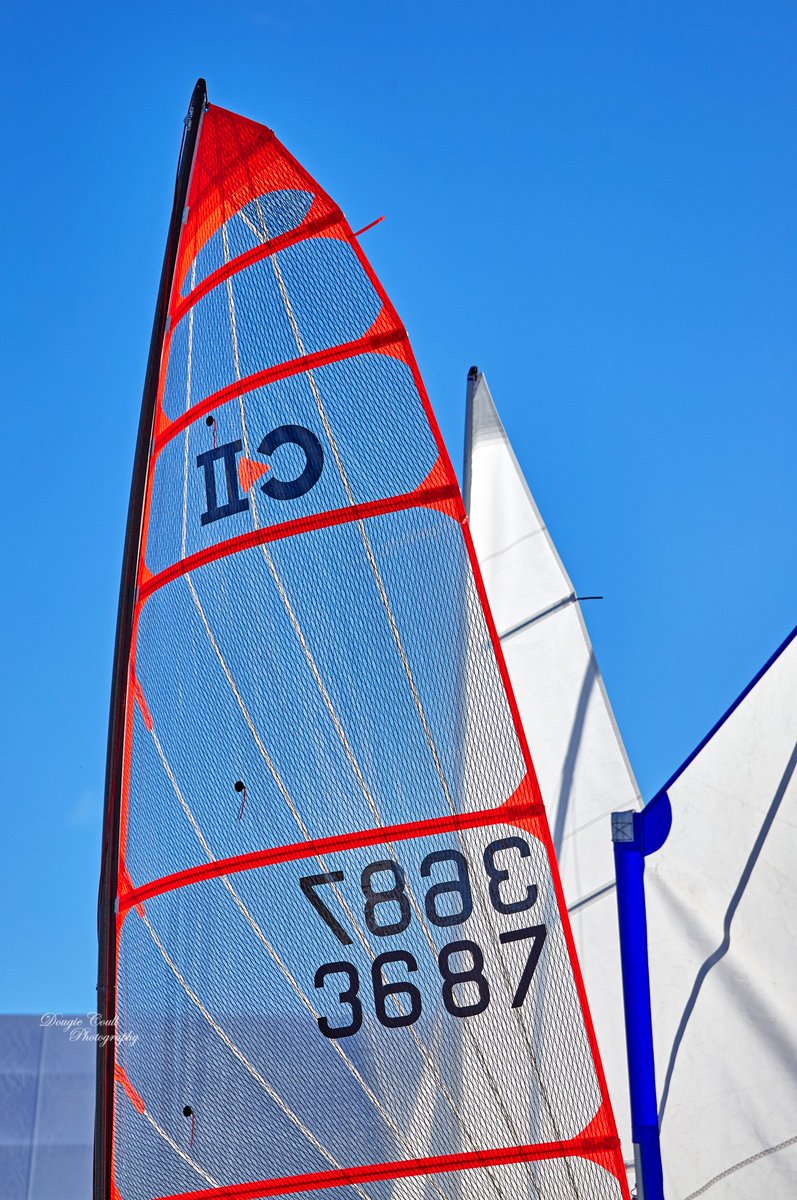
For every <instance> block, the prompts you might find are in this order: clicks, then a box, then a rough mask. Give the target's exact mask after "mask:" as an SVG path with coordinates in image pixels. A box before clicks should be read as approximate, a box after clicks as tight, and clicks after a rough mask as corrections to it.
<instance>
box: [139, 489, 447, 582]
mask: <svg viewBox="0 0 797 1200" xmlns="http://www.w3.org/2000/svg"><path fill="white" fill-rule="evenodd" d="M458 497H459V489H458V488H457V486H456V484H453V483H449V484H445V485H444V486H443V487H436V488H417V489H416V490H415V491H414V492H405V493H404V494H402V495H401V496H392V497H390V498H389V499H385V500H372V501H370V502H369V503H367V504H351V505H349V506H348V507H347V508H333V509H329V510H328V511H327V512H321V513H315V514H313V515H312V516H309V517H298V518H297V519H296V520H295V521H282V522H281V523H280V524H279V525H268V526H267V527H266V528H265V529H253V530H252V532H251V533H242V534H241V535H240V536H239V537H234V538H228V539H227V541H224V542H216V543H215V545H213V546H208V547H207V548H206V549H205V550H198V551H197V553H196V554H190V555H189V556H188V558H182V559H180V561H179V562H176V563H173V564H172V566H170V567H166V568H165V570H163V571H159V572H158V574H157V575H151V576H150V577H149V578H148V579H145V580H144V582H143V583H142V584H141V586H140V588H139V593H138V595H139V599H140V600H145V599H146V598H147V597H148V596H151V595H152V593H153V592H156V591H157V590H158V588H162V587H163V586H164V585H165V584H167V583H172V581H173V580H175V579H179V578H180V577H181V576H182V575H187V574H188V573H189V571H195V570H197V569H198V568H199V567H204V566H206V565H207V563H211V562H216V561H217V560H218V559H220V558H228V557H229V555H231V554H237V553H238V551H239V550H251V548H252V547H253V546H262V545H264V544H265V543H266V542H279V541H282V539H283V538H288V537H295V536H296V535H297V534H299V533H310V532H312V531H313V530H315V529H329V528H330V527H331V526H333V525H345V524H348V523H349V522H350V521H363V520H367V519H368V518H369V517H380V516H384V514H385V513H394V512H402V511H403V510H404V509H406V508H421V507H423V506H424V505H431V504H435V503H439V502H440V501H442V500H449V501H451V500H453V501H456V500H457V499H458ZM460 504H461V501H460Z"/></svg>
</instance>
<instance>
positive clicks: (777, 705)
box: [645, 631, 797, 1200]
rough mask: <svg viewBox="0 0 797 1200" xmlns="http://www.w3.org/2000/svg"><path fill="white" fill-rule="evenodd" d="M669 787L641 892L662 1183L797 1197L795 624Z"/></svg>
mask: <svg viewBox="0 0 797 1200" xmlns="http://www.w3.org/2000/svg"><path fill="white" fill-rule="evenodd" d="M795 633H797V631H795ZM663 790H664V791H666V793H667V795H668V796H669V799H670V803H671V807H672V818H673V819H672V830H671V832H670V835H669V837H668V839H667V841H666V842H665V844H664V846H663V847H662V849H661V850H659V851H658V852H657V853H656V854H653V855H652V856H651V857H650V858H649V859H648V860H647V865H646V871H645V892H646V900H647V918H648V947H649V954H650V972H651V981H650V983H651V997H652V1008H653V1033H654V1045H655V1055H656V1082H657V1088H658V1093H659V1098H660V1100H659V1121H660V1126H661V1140H662V1159H663V1163H664V1178H665V1194H666V1196H667V1200H692V1198H693V1197H694V1198H696V1197H697V1196H703V1195H705V1196H707V1197H709V1198H710V1200H713V1198H714V1197H717V1200H719V1198H720V1197H721V1198H722V1200H742V1197H744V1200H750V1198H752V1197H755V1198H756V1200H757V1198H758V1197H761V1198H762V1200H763V1198H764V1197H766V1200H791V1198H792V1197H794V1196H797V1115H796V1114H797V1019H795V1003H796V1002H797V952H796V951H795V945H796V944H797V637H795V634H792V635H791V637H790V638H789V639H788V640H787V642H786V643H785V644H784V646H783V647H782V648H781V650H780V651H778V652H777V654H776V655H775V657H774V659H773V660H770V663H769V664H768V665H767V667H766V668H765V669H764V670H763V672H762V673H760V675H759V676H758V677H757V679H756V681H754V683H753V685H752V686H751V687H750V688H749V689H748V690H747V691H746V692H745V693H743V696H742V698H741V700H740V701H737V703H736V705H734V706H733V708H732V709H731V710H730V712H729V713H728V714H727V715H726V717H725V718H723V720H722V721H721V722H720V723H719V725H718V726H717V727H715V729H714V731H712V733H711V734H710V735H709V737H708V738H707V739H706V741H705V742H704V743H703V744H702V746H701V747H700V748H699V749H698V751H697V752H696V753H695V754H694V755H693V756H692V757H691V758H690V759H689V760H687V763H686V764H685V766H684V767H682V768H681V770H680V771H679V772H678V773H677V774H676V776H675V777H674V778H673V780H672V781H671V782H670V783H669V784H668V785H667V786H666V787H665V789H663Z"/></svg>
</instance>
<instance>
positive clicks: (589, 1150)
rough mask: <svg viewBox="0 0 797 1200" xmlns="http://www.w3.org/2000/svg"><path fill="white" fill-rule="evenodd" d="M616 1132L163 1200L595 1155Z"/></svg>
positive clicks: (222, 1198) (231, 1199)
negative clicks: (606, 1135) (607, 1135)
mask: <svg viewBox="0 0 797 1200" xmlns="http://www.w3.org/2000/svg"><path fill="white" fill-rule="evenodd" d="M619 1147H620V1141H619V1138H617V1137H603V1138H585V1137H576V1138H571V1139H570V1140H569V1141H566V1142H541V1143H539V1144H538V1145H536V1146H510V1147H507V1148H504V1149H500V1150H473V1151H471V1152H470V1153H469V1154H443V1155H440V1156H438V1157H436V1158H409V1159H405V1160H404V1161H403V1162H387V1163H374V1164H372V1165H369V1166H367V1167H349V1168H343V1169H341V1170H339V1171H318V1172H316V1173H315V1174H314V1175H285V1176H283V1177H282V1178H281V1179H261V1180H259V1181H258V1182H256V1183H255V1182H253V1183H235V1184H229V1185H227V1186H222V1187H218V1188H204V1189H203V1190H202V1191H198V1192H176V1193H174V1194H172V1195H170V1196H161V1197H160V1200H262V1198H263V1197H266V1196H285V1195H290V1194H291V1193H292V1192H311V1191H314V1190H320V1189H322V1188H339V1187H346V1186H347V1185H352V1184H358V1183H377V1182H379V1180H383V1179H385V1180H386V1179H412V1178H415V1177H417V1176H423V1175H437V1174H445V1173H448V1172H451V1171H472V1170H474V1169H476V1168H478V1167H501V1166H511V1165H512V1164H513V1163H531V1162H544V1161H545V1160H546V1159H551V1158H594V1157H597V1156H600V1155H603V1154H606V1153H607V1152H609V1153H612V1152H618V1151H619Z"/></svg>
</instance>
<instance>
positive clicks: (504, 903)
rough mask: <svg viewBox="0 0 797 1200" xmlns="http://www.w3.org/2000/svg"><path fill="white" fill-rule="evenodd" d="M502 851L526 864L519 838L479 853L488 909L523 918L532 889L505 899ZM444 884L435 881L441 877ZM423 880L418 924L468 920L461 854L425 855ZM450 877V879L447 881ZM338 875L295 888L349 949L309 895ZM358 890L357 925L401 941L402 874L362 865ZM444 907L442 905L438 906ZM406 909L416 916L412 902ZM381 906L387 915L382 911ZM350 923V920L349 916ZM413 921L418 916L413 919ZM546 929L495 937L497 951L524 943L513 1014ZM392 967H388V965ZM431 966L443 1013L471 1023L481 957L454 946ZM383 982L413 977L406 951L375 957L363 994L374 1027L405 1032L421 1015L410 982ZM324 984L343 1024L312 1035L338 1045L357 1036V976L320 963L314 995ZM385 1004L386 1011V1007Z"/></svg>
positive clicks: (485, 987) (404, 917)
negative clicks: (383, 881) (333, 994)
mask: <svg viewBox="0 0 797 1200" xmlns="http://www.w3.org/2000/svg"><path fill="white" fill-rule="evenodd" d="M502 851H507V852H509V853H510V855H511V854H512V852H514V853H515V854H517V855H519V856H520V857H521V858H528V857H529V855H530V853H531V852H530V849H529V845H528V842H526V841H525V840H524V839H523V838H520V837H507V838H499V839H497V840H496V841H494V842H490V844H489V845H488V846H487V847H486V849H485V851H484V855H483V862H484V870H485V872H486V875H487V882H488V894H489V898H490V904H491V905H492V907H493V908H494V909H495V911H496V912H497V913H499V914H501V915H502V916H508V915H511V914H514V913H521V912H526V911H527V910H528V909H530V908H531V907H532V906H533V905H534V904H535V903H536V901H537V887H536V884H531V885H527V886H525V888H523V891H524V894H523V895H522V896H520V897H519V898H517V899H511V898H510V895H511V892H512V890H514V889H512V888H511V881H510V871H509V870H508V869H504V868H503V867H501V866H499V864H498V861H497V858H496V856H497V855H498V854H500V853H501V852H502ZM446 866H448V870H447V871H446V874H447V875H448V876H449V878H446V879H442V880H441V879H440V878H439V875H440V872H441V870H445V868H446ZM385 875H387V876H389V877H390V878H389V882H388V885H387V886H381V887H380V886H379V880H378V878H376V877H379V876H385ZM420 875H421V877H422V878H423V879H432V880H433V879H434V878H435V876H437V877H438V881H437V882H433V883H432V884H431V886H430V887H429V888H428V889H427V891H426V894H425V895H424V899H423V905H424V909H425V913H426V919H427V920H428V922H429V923H430V924H431V925H435V926H437V927H438V928H440V927H443V928H445V927H450V926H456V925H463V924H464V923H465V922H466V921H467V920H468V918H469V917H470V916H471V913H472V912H473V894H472V890H471V883H470V871H469V868H468V862H467V859H466V858H465V856H464V854H462V853H461V852H460V851H459V850H455V849H446V850H436V851H434V852H433V853H431V854H427V856H426V858H424V859H423V861H422V863H421V864H420ZM452 875H453V878H451V876H452ZM344 878H345V876H344V873H343V871H329V872H326V873H324V874H322V875H305V876H304V877H303V878H302V879H300V880H299V886H300V888H301V890H302V893H303V894H304V896H305V897H306V898H307V900H309V902H310V904H312V906H313V908H314V909H315V911H316V912H317V913H318V915H319V916H320V917H321V919H322V920H323V921H324V923H325V924H326V925H327V926H328V927H329V928H330V929H331V930H332V932H333V933H334V934H335V937H336V938H337V939H338V941H340V942H341V943H342V944H343V945H344V946H349V945H351V944H352V938H351V937H350V936H349V933H348V932H347V930H346V929H345V927H344V926H343V925H342V924H341V922H340V921H339V920H338V919H337V917H336V916H335V914H334V913H333V912H332V911H331V910H330V909H329V908H328V907H327V905H326V904H325V903H324V900H323V899H322V897H321V895H320V894H319V891H318V890H317V889H319V888H321V887H323V886H324V885H332V886H333V887H334V888H335V890H336V891H337V890H338V889H337V885H339V884H341V883H343V881H344ZM360 886H361V888H362V893H363V896H364V899H365V905H364V914H363V915H364V918H365V924H366V927H367V928H368V930H369V931H370V932H371V933H372V934H373V935H374V936H375V937H393V936H395V935H397V934H401V933H403V932H404V931H405V930H406V929H407V928H408V926H409V924H410V921H411V919H412V903H411V893H410V892H408V889H407V886H406V874H405V871H404V868H403V867H402V866H400V864H399V863H397V862H394V861H393V860H392V859H379V860H378V861H376V862H372V863H369V864H368V865H367V866H366V867H365V869H364V870H363V872H362V875H361V878H360ZM443 896H448V897H450V899H449V900H448V901H447V903H446V904H445V905H442V906H441V904H440V901H441V898H442V897H443ZM412 901H413V902H414V903H415V905H416V906H417V907H418V909H419V907H420V906H419V905H418V902H417V901H416V900H415V898H414V896H412ZM387 905H389V906H390V907H389V908H386V907H385V906H387ZM350 915H351V914H350ZM418 915H419V916H420V912H418ZM545 934H546V929H545V926H544V925H529V926H527V927H525V928H521V929H510V930H506V931H504V932H503V933H499V935H498V940H499V942H501V943H502V944H507V943H510V942H521V941H527V942H528V943H529V945H528V954H527V958H526V963H525V966H524V967H523V970H522V971H521V974H520V978H519V980H518V981H517V983H516V985H515V992H514V996H513V998H512V1007H513V1008H519V1007H520V1006H521V1005H522V1004H523V1002H524V1000H525V999H526V996H527V995H528V991H529V987H530V985H531V980H532V977H533V975H534V970H535V968H536V966H537V963H538V961H539V958H540V953H541V951H542V946H543V942H544V941H545ZM394 964H395V965H394ZM437 966H438V969H439V972H440V978H441V994H442V1000H443V1004H444V1006H445V1008H446V1010H447V1011H448V1012H449V1013H450V1014H451V1016H453V1017H472V1016H476V1015H477V1014H478V1013H481V1012H484V1010H485V1009H486V1008H487V1006H488V1004H489V1003H490V984H489V981H488V979H487V976H486V975H485V971H484V954H483V951H482V949H481V947H480V946H479V945H478V944H477V943H476V942H474V941H469V940H466V939H457V940H455V941H451V942H448V943H447V944H446V945H445V946H443V947H441V949H440V951H439V952H438V955H437ZM386 968H390V971H391V974H393V973H395V971H396V970H397V969H399V970H403V971H404V972H406V974H407V975H408V976H409V975H412V974H413V973H414V972H416V971H417V970H418V963H417V961H416V959H415V956H414V955H413V954H411V953H410V952H409V951H407V950H388V951H386V952H385V953H384V954H379V955H377V956H376V958H375V959H374V960H373V963H372V965H371V972H370V973H371V980H370V982H371V990H372V992H373V1003H374V1012H375V1014H376V1018H377V1020H378V1021H379V1022H380V1023H381V1024H382V1025H384V1026H385V1027H386V1028H387V1029H398V1028H401V1027H402V1026H405V1025H412V1024H414V1022H415V1021H417V1020H418V1017H419V1016H420V1015H421V1010H422V1005H423V1002H422V998H421V992H420V989H419V988H418V986H417V985H416V984H415V983H413V982H412V981H411V980H410V979H401V980H394V979H390V978H389V977H386V974H385V969H386ZM327 980H329V982H330V988H332V987H335V988H337V992H338V1000H339V1003H340V1005H341V1009H342V1010H343V1011H342V1013H341V1016H345V1017H348V1020H347V1021H345V1023H343V1024H338V1025H332V1024H330V1022H329V1020H328V1019H327V1017H323V1016H322V1017H319V1018H318V1027H319V1029H320V1031H321V1033H322V1034H323V1035H324V1037H328V1038H344V1037H351V1035H352V1034H355V1033H357V1031H358V1030H359V1028H360V1027H361V1025H362V1021H363V1004H362V1000H361V998H360V973H359V971H358V970H357V968H356V967H355V966H354V964H353V963H350V962H343V961H341V962H330V963H324V964H323V965H322V966H320V967H319V968H318V970H317V971H316V974H315V979H314V984H315V986H316V988H323V987H324V986H325V984H326V982H327ZM389 999H390V1000H391V1001H392V1003H391V1005H390V1007H389V1006H388V1000H389Z"/></svg>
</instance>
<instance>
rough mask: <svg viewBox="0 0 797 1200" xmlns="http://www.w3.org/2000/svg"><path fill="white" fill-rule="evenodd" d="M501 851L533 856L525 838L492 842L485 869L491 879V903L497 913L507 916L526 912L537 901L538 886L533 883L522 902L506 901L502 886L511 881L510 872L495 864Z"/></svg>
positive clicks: (525, 856) (487, 853)
mask: <svg viewBox="0 0 797 1200" xmlns="http://www.w3.org/2000/svg"><path fill="white" fill-rule="evenodd" d="M501 850H517V852H518V854H519V855H520V857H521V858H528V857H529V855H530V854H531V850H530V849H529V844H528V842H526V841H524V840H523V838H519V837H508V838H499V839H498V841H496V842H490V845H489V846H488V847H487V849H486V850H485V851H484V869H485V871H486V872H487V874H488V876H489V877H490V903H491V904H492V906H493V908H494V909H495V911H496V912H499V913H503V914H505V915H507V914H509V913H518V912H525V911H526V909H527V908H531V906H532V904H534V903H535V902H536V900H537V885H536V884H535V883H532V884H531V885H530V886H529V887H527V888H526V895H525V896H524V897H523V899H522V900H505V899H504V898H503V897H502V895H501V885H502V884H504V883H506V882H507V881H508V880H509V871H505V870H502V869H501V868H500V867H498V866H496V863H495V856H496V854H498V853H499V851H501Z"/></svg>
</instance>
